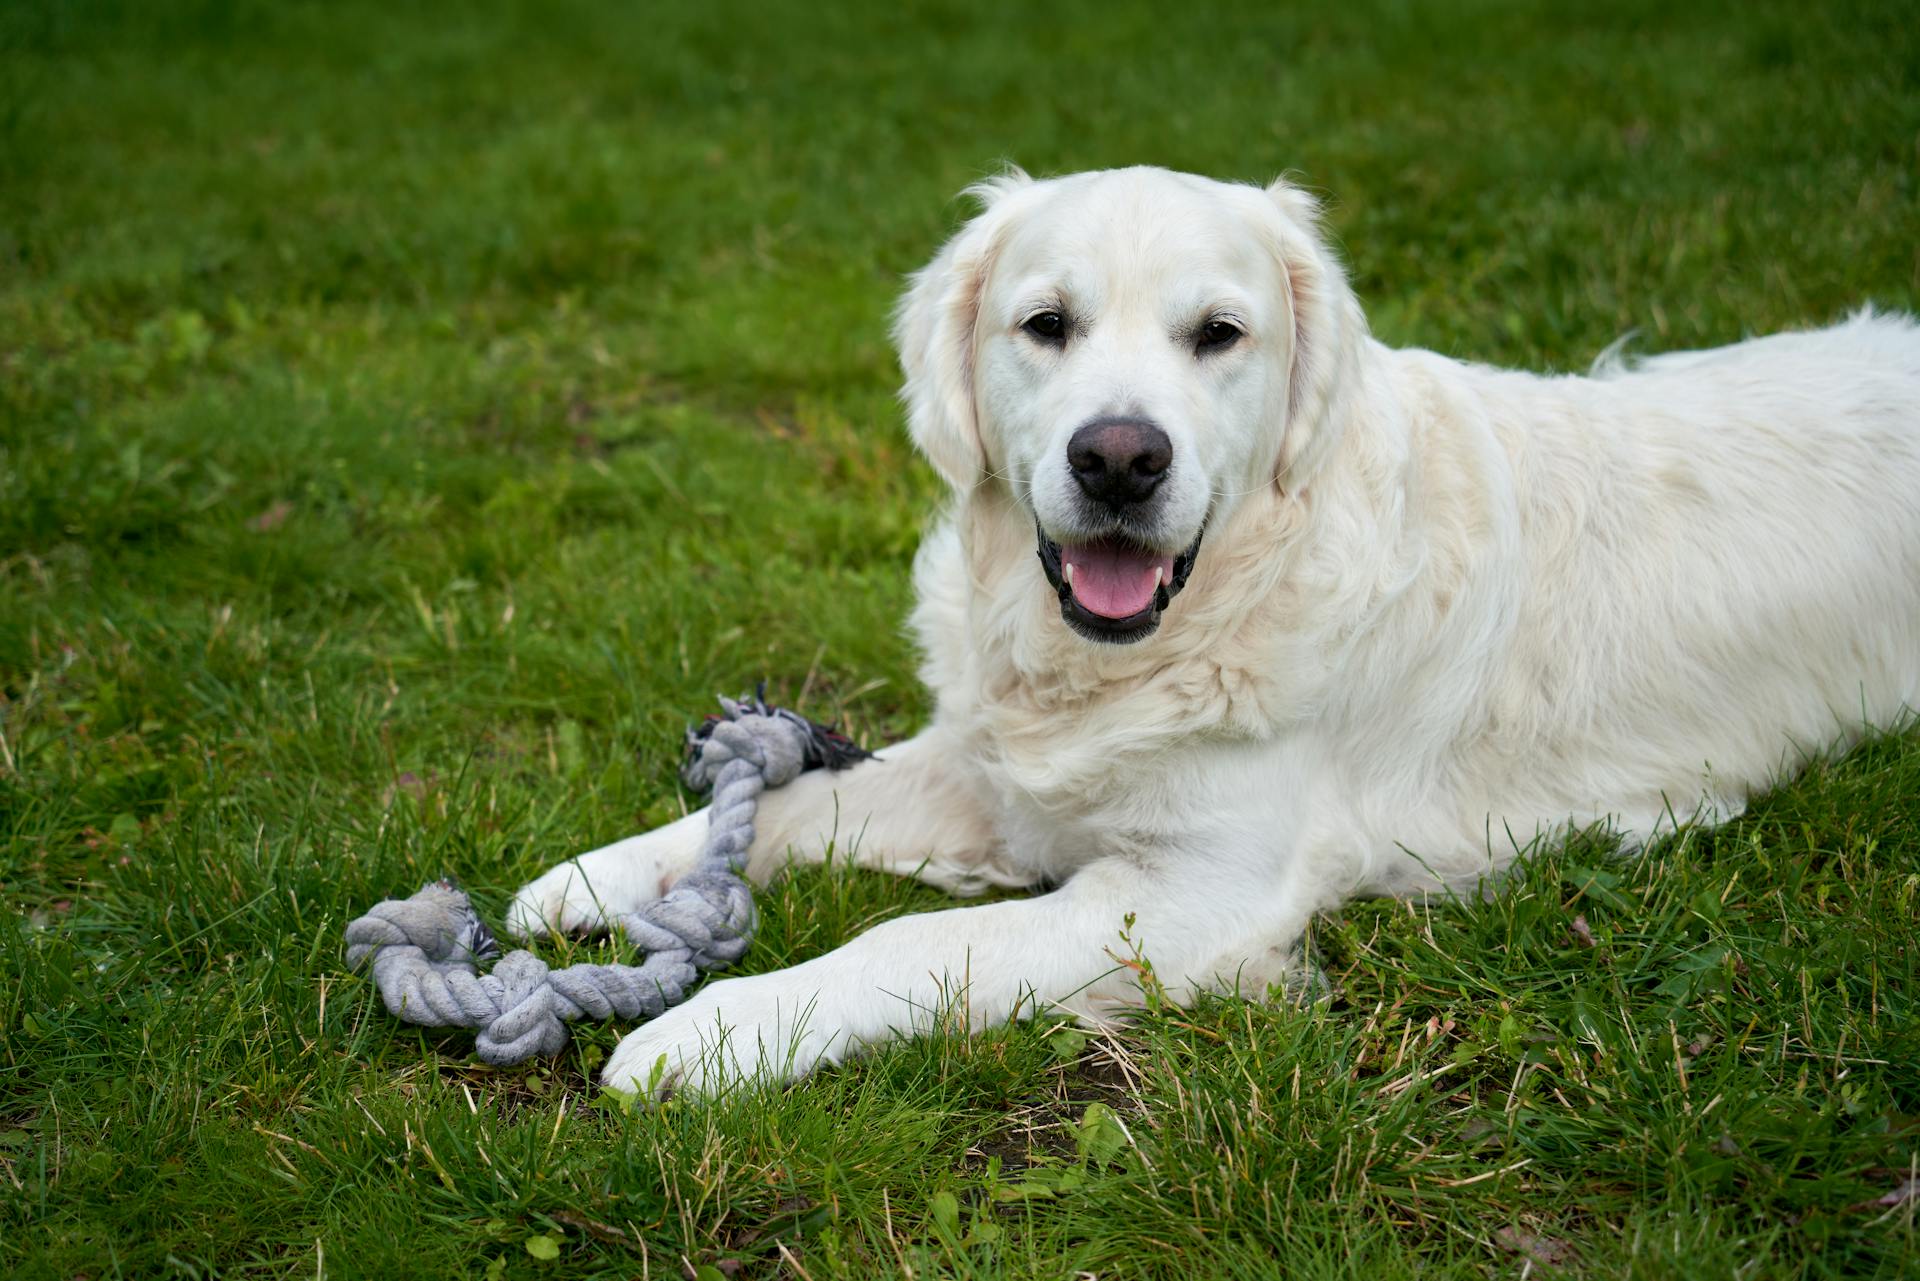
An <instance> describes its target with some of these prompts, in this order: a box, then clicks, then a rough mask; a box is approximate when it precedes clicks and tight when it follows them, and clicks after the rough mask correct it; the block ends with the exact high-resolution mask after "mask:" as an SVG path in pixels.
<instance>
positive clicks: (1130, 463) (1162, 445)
mask: <svg viewBox="0 0 1920 1281" xmlns="http://www.w3.org/2000/svg"><path fill="white" fill-rule="evenodd" d="M1172 461H1173V442H1172V441H1171V440H1168V439H1167V433H1165V432H1163V431H1161V430H1160V429H1159V428H1158V427H1155V426H1154V425H1153V424H1152V423H1150V422H1146V421H1143V420H1142V419H1139V418H1096V419H1094V420H1093V421H1092V422H1090V423H1088V424H1087V425H1086V426H1084V427H1082V428H1081V429H1080V430H1079V431H1076V432H1075V433H1073V439H1072V440H1069V441H1068V442H1067V466H1069V467H1071V468H1073V478H1074V480H1075V481H1077V482H1079V485H1080V488H1081V490H1082V491H1083V492H1084V493H1085V494H1086V496H1087V497H1088V498H1091V499H1093V500H1094V501H1095V502H1100V503H1106V504H1108V505H1109V506H1113V507H1120V506H1123V505H1125V504H1127V503H1137V502H1141V501H1143V500H1145V499H1146V497H1147V496H1148V495H1149V494H1151V493H1153V491H1154V489H1155V487H1157V486H1158V485H1159V484H1160V480H1161V478H1162V477H1163V476H1165V475H1166V474H1167V464H1168V463H1171V462H1172Z"/></svg>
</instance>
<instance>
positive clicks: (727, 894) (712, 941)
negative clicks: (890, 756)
mask: <svg viewBox="0 0 1920 1281" xmlns="http://www.w3.org/2000/svg"><path fill="white" fill-rule="evenodd" d="M765 692H766V691H765V687H764V686H763V687H762V688H761V690H760V691H759V693H758V695H757V696H756V697H753V698H744V697H743V698H741V699H739V700H737V701H736V700H734V699H730V698H722V699H721V700H720V706H721V708H722V710H723V711H724V713H725V714H724V715H722V716H709V717H707V719H706V720H705V721H703V722H702V723H701V724H700V725H698V726H695V727H694V728H693V729H691V730H689V731H688V732H687V759H686V762H685V763H684V764H683V765H682V766H681V769H680V777H681V779H682V780H683V781H684V782H685V783H686V785H687V786H688V787H690V788H692V789H693V790H694V791H696V792H701V791H706V790H707V789H708V788H711V789H712V790H713V801H712V806H711V808H710V809H709V810H708V814H707V845H706V849H705V850H704V851H703V852H702V853H701V855H700V861H699V862H698V863H696V864H695V865H694V868H693V870H692V871H691V872H689V873H687V874H686V875H685V876H683V877H681V878H680V879H679V880H678V881H676V882H675V883H674V886H673V888H672V889H671V890H669V891H668V892H667V894H666V896H665V897H663V898H659V899H656V900H654V901H653V902H651V903H649V904H647V905H646V906H645V907H643V908H641V909H640V910H639V911H637V912H628V913H623V914H621V915H618V916H616V917H614V924H616V925H618V926H619V927H620V930H621V932H622V933H623V934H625V935H626V937H627V941H628V942H629V943H631V944H633V945H634V946H635V947H637V948H639V949H640V950H641V951H643V952H645V953H646V960H645V962H644V963H642V964H640V965H572V966H568V967H566V968H565V969H558V970H554V969H549V968H548V967H547V963H546V962H545V961H542V960H541V959H540V958H539V957H537V956H535V955H534V954H533V953H531V952H527V951H515V952H509V953H507V954H506V955H505V956H504V957H500V962H499V964H498V965H495V966H494V967H493V970H492V972H491V973H488V974H482V973H480V972H479V969H480V966H482V965H483V964H485V963H487V962H488V961H491V960H493V959H494V958H495V957H496V956H499V947H498V945H497V944H496V943H495V942H494V938H493V934H492V933H491V932H490V931H489V930H488V929H487V927H486V925H485V924H484V923H482V922H481V920H480V917H479V916H478V915H477V914H476V913H475V912H474V910H473V905H472V904H471V903H470V902H468V900H467V896H466V894H465V893H464V892H462V891H461V889H460V888H459V887H458V886H457V885H455V884H454V883H453V882H452V881H451V880H442V881H434V882H431V883H429V884H427V885H425V886H423V887H422V888H421V890H420V892H419V893H417V894H415V895H414V896H413V897H411V898H404V899H388V900H387V901H386V902H384V903H382V904H380V905H379V906H378V907H376V908H374V909H373V910H372V911H371V912H369V913H367V914H366V915H365V916H363V917H361V918H360V919H359V920H357V921H355V922H353V924H351V925H349V926H347V965H348V967H349V968H351V969H355V970H358V969H362V968H364V967H366V966H367V965H369V964H371V965H372V968H373V980H374V983H375V984H376V985H378V987H379V989H380V996H381V999H382V1000H383V1001H385V1002H386V1006H387V1011H388V1012H389V1013H391V1014H392V1015H393V1016H394V1017H396V1018H399V1019H401V1020H404V1021H405V1022H408V1023H414V1024H418V1025H419V1026H421V1027H470V1028H477V1029H479V1033H480V1035H479V1044H478V1053H479V1055H480V1057H481V1058H482V1059H484V1060H485V1061H486V1062H488V1063H492V1064H495V1065H498V1066H502V1067H504V1066H508V1065H511V1064H514V1063H520V1062H523V1061H525V1060H526V1059H529V1058H532V1057H534V1056H535V1055H551V1054H558V1053H559V1052H560V1051H561V1050H562V1049H563V1048H565V1046H566V1044H567V1039H568V1034H567V1024H568V1023H571V1022H573V1021H574V1020H576V1019H582V1018H589V1017H590V1018H595V1019H610V1018H622V1019H650V1018H653V1017H655V1016H656V1015H658V1014H660V1012H661V1011H663V1010H665V1009H667V1008H668V1007H669V1006H673V1005H676V1004H678V1003H679V1002H680V1001H681V1000H682V999H683V998H685V996H686V994H687V991H688V989H689V988H691V987H692V986H693V985H694V984H695V983H696V982H697V981H698V980H699V978H700V975H701V974H702V972H704V971H706V970H713V969H719V968H721V967H723V966H726V965H730V964H732V963H733V962H734V961H737V960H739V959H740V956H741V954H742V953H744V952H745V951H746V950H747V943H748V941H749V940H750V939H751V938H752V936H753V927H754V924H755V921H756V917H755V914H754V910H753V890H752V887H750V886H749V885H748V884H747V882H746V879H745V877H744V875H743V873H744V872H745V870H746V861H747V850H748V849H749V848H750V847H751V846H752V845H753V816H754V811H755V810H756V809H757V808H758V806H759V802H760V793H761V792H762V791H764V790H765V789H767V788H769V787H779V786H781V785H782V784H785V783H788V782H790V781H792V780H793V779H794V778H795V777H796V776H797V775H799V774H800V773H801V772H802V771H803V770H809V769H815V768H818V767H825V768H827V769H843V768H845V767H846V766H848V765H851V764H852V763H853V762H855V761H857V760H860V759H862V758H864V757H865V756H866V755H867V753H866V752H864V751H862V750H861V749H860V748H859V747H858V746H857V745H856V744H855V743H854V742H853V741H852V740H851V739H849V738H847V737H846V736H844V735H842V734H840V733H839V732H837V731H836V730H834V729H833V728H832V727H830V726H826V725H820V724H816V723H815V722H813V721H810V720H807V719H806V718H805V717H803V716H801V715H799V714H798V713H796V712H790V711H788V710H787V709H786V708H784V707H769V706H768V705H767V704H766V701H765Z"/></svg>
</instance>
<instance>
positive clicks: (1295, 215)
mask: <svg viewBox="0 0 1920 1281" xmlns="http://www.w3.org/2000/svg"><path fill="white" fill-rule="evenodd" d="M1267 196H1268V198H1269V200H1270V201H1271V202H1272V205H1273V212H1274V215H1275V217H1274V218H1273V220H1272V228H1273V235H1274V248H1275V252H1276V253H1277V255H1278V256H1279V260H1280V268H1281V279H1282V281H1283V282H1284V285H1285V288H1286V291H1287V306H1288V310H1289V311H1290V312H1291V313H1292V326H1293V332H1292V335H1291V341H1292V351H1291V353H1290V354H1289V356H1288V364H1287V423H1286V430H1285V434H1284V436H1283V437H1282V439H1281V444H1280V458H1279V464H1278V467H1277V468H1276V472H1275V479H1276V480H1277V482H1278V483H1279V484H1280V485H1281V487H1282V488H1289V489H1290V488H1296V487H1298V486H1299V485H1302V484H1304V483H1305V482H1306V480H1307V478H1309V477H1311V476H1312V475H1313V473H1314V471H1315V470H1316V469H1317V467H1318V465H1319V462H1320V460H1321V458H1323V457H1324V456H1325V455H1326V453H1327V451H1328V450H1329V449H1330V448H1331V447H1332V445H1333V443H1334V441H1335V440H1336V439H1337V438H1338V436H1339V431H1340V428H1341V426H1342V424H1343V423H1344V422H1345V419H1346V414H1347V410H1348V404H1349V402H1350V401H1351V399H1352V397H1353V394H1354V391H1355V380H1356V377H1357V370H1358V365H1359V355H1360V348H1361V344H1362V343H1364V342H1365V341H1366V336H1367V321H1366V316H1365V315H1364V314H1363V313H1362V312H1361V310H1360V302H1359V300H1358V299H1357V298H1355V297H1354V295H1353V290H1352V289H1351V288H1350V287H1349V286H1348V284H1347V276H1346V273H1345V272H1344V271H1343V270H1341V267H1340V264H1339V262H1338V261H1337V260H1335V258H1334V256H1333V253H1332V251H1331V250H1330V249H1329V248H1328V247H1327V244H1326V241H1325V239H1324V238H1323V237H1322V235H1321V231H1320V204H1319V202H1318V201H1316V200H1315V199H1314V198H1313V197H1312V196H1311V195H1309V194H1307V193H1306V192H1305V191H1302V190H1301V189H1300V188H1298V187H1296V186H1294V185H1293V184H1292V183H1290V182H1288V181H1287V180H1286V179H1285V178H1277V179H1275V180H1274V182H1273V183H1272V185H1270V186H1269V187H1268V188H1267Z"/></svg>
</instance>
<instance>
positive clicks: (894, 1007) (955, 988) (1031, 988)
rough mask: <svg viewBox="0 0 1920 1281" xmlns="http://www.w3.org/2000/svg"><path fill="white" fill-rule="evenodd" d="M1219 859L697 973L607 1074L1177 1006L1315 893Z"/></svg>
mask: <svg viewBox="0 0 1920 1281" xmlns="http://www.w3.org/2000/svg"><path fill="white" fill-rule="evenodd" d="M1228 862H1229V865H1228V866H1227V867H1225V868H1222V867H1221V866H1220V864H1219V863H1214V864H1213V870H1211V871H1209V870H1208V860H1205V859H1189V860H1184V861H1183V865H1182V870H1181V871H1180V873H1179V874H1177V875H1176V874H1173V873H1171V872H1169V871H1164V870H1160V871H1156V870H1150V869H1148V868H1145V867H1143V866H1142V864H1141V863H1140V862H1139V861H1137V860H1134V859H1121V858H1107V859H1102V860H1099V861H1097V862H1095V863H1091V864H1089V865H1087V866H1086V867H1083V868H1082V869H1081V870H1080V871H1079V872H1077V873H1076V874H1075V875H1074V876H1073V878H1072V879H1071V880H1069V881H1068V882H1067V883H1066V884H1065V885H1064V886H1062V887H1061V888H1060V889H1058V890H1055V891H1053V892H1051V893H1048V894H1044V895H1040V896H1037V897H1033V898H1025V899H1008V900H1005V901H1002V902H997V903H991V904H986V905H983V906H979V907H967V908H958V909H954V910H951V911H944V912H931V913H926V914H923V915H917V916H905V917H899V918H896V919H894V920H891V921H887V922H884V923H882V924H880V925H877V926H875V927H874V928H873V929H871V930H868V931H867V932H866V933H865V934H863V935H861V936H860V937H859V938H856V939H854V940H853V941H852V942H850V943H848V944H846V945H845V946H844V947H841V948H838V949H836V950H835V951H833V952H829V953H828V954H827V955H825V956H822V957H819V958H817V959H815V960H812V961H808V962H805V963H803V964H801V965H796V966H793V967H791V968H788V969H785V970H776V971H774V972H772V973H768V974H758V975H752V976H749V977H745V978H732V979H724V980H721V981H719V982H715V983H710V984H708V985H707V986H706V987H704V988H702V989H701V990H700V991H699V992H698V993H696V994H695V995H694V997H693V998H692V999H691V1000H689V1001H687V1002H686V1004H684V1005H681V1006H678V1007H677V1008H675V1009H672V1010H669V1011H667V1012H666V1013H665V1014H663V1015H662V1016H660V1017H659V1018H657V1019H655V1020H653V1021H652V1022H650V1023H648V1024H646V1025H644V1026H643V1027H641V1028H639V1029H638V1030H636V1031H634V1032H632V1033H630V1034H629V1035H628V1036H627V1038H626V1039H625V1040H623V1041H622V1042H621V1043H620V1046H619V1048H618V1049H617V1050H616V1051H615V1052H614V1055H613V1058H612V1059H611V1061H609V1063H608V1065H607V1069H606V1072H605V1074H604V1076H603V1080H604V1082H605V1083H606V1084H607V1085H609V1086H612V1087H615V1088H618V1089H624V1090H632V1091H641V1092H646V1091H649V1090H654V1089H659V1088H665V1087H668V1086H671V1087H673V1088H676V1089H679V1090H685V1091H689V1092H693V1093H713V1092H716V1091H718V1090H720V1089H722V1088H724V1087H726V1086H727V1085H729V1084H731V1083H734V1082H737V1081H743V1080H756V1081H762V1082H778V1081H784V1080H791V1079H794V1078H796V1077H799V1076H802V1075H804V1074H805V1073H807V1072H808V1071H810V1070H811V1069H812V1068H813V1067H815V1066H817V1065H819V1064H822V1063H832V1062H838V1061H839V1060H840V1059H841V1058H843V1057H845V1056H846V1055H847V1054H848V1053H850V1052H853V1051H856V1050H858V1049H859V1048H861V1047H863V1046H869V1045H875V1044H879V1043H881V1042H884V1041H887V1040H890V1039H894V1038H897V1037H903V1036H911V1035H914V1034H916V1033H922V1032H926V1031H929V1030H931V1029H934V1028H936V1027H946V1028H954V1029H975V1028H981V1027H986V1026H990V1025H993V1024H996V1023H1002V1022H1005V1021H1006V1020H1008V1019H1009V1018H1010V1017H1019V1016H1021V1015H1024V1014H1031V1013H1033V1012H1035V1011H1036V1010H1053V1009H1058V1010H1065V1011H1070V1012H1073V1013H1077V1014H1081V1015H1084V1016H1087V1017H1090V1018H1094V1019H1096V1020H1097V1019H1099V1018H1100V1017H1102V1015H1103V1014H1106V1013H1110V1012H1114V1011H1116V1010H1118V1009H1121V1008H1126V1007H1131V1006H1135V1005H1138V1004H1139V1003H1140V1000H1141V993H1142V983H1143V982H1144V983H1146V984H1148V985H1155V984H1158V985H1164V988H1165V990H1166V992H1167V993H1168V995H1169V996H1170V997H1171V998H1172V999H1173V1000H1174V1001H1175V1002H1184V1001H1185V1000H1186V999H1188V998H1189V997H1190V996H1191V995H1192V994H1193V992H1194V991H1195V990H1197V989H1201V988H1218V987H1220V986H1223V985H1224V986H1227V987H1232V986H1234V985H1235V983H1236V980H1237V977H1238V975H1237V970H1238V968H1239V966H1240V965H1241V964H1243V963H1245V962H1248V961H1253V962H1255V963H1257V964H1265V965H1267V966H1268V967H1270V965H1271V962H1270V961H1269V960H1267V959H1266V958H1267V954H1268V953H1269V952H1270V951H1271V949H1272V948H1273V947H1274V946H1275V945H1276V944H1277V943H1279V944H1282V945H1290V944H1291V943H1293V942H1296V941H1297V940H1298V939H1299V937H1300V934H1301V932H1302V931H1303V930H1304V929H1305V926H1306V922H1307V917H1308V912H1309V909H1310V907H1311V901H1310V899H1309V898H1307V897H1306V896H1305V895H1303V894H1301V893H1299V892H1298V891H1300V890H1301V889H1303V888H1305V887H1304V886H1302V885H1294V884H1292V883H1290V881H1289V879H1288V878H1287V877H1286V876H1285V875H1284V871H1285V869H1284V868H1282V869H1280V871H1279V872H1269V873H1264V874H1263V873H1262V872H1260V871H1259V870H1257V868H1254V867H1249V866H1248V865H1247V864H1242V866H1241V870H1240V871H1239V872H1237V873H1236V872H1235V871H1234V870H1233V868H1232V867H1231V861H1230V860H1229V861H1228ZM1251 862H1252V860H1249V863H1251ZM1268 866H1271V864H1269V865H1268ZM1143 963H1144V964H1146V965H1150V966H1151V971H1150V975H1149V974H1148V973H1147V972H1146V971H1144V970H1143V969H1142V965H1143ZM663 1062H664V1067H663V1068H660V1067H658V1065H661V1064H662V1063H663Z"/></svg>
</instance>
